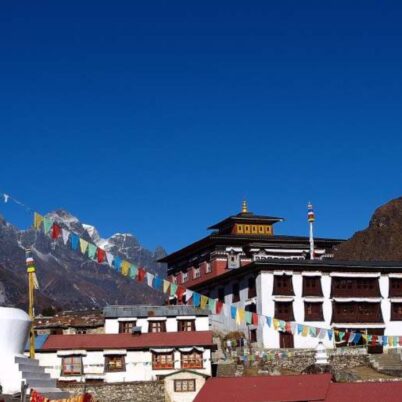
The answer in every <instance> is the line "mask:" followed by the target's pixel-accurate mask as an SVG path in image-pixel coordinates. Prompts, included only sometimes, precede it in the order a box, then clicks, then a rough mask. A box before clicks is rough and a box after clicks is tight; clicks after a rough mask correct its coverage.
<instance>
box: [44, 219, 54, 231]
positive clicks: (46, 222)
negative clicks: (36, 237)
mask: <svg viewBox="0 0 402 402" xmlns="http://www.w3.org/2000/svg"><path fill="white" fill-rule="evenodd" d="M52 225H53V221H52V220H51V219H49V218H46V216H45V217H44V219H43V229H44V231H45V234H49V232H50V229H51V228H52Z"/></svg>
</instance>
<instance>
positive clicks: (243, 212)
mask: <svg viewBox="0 0 402 402" xmlns="http://www.w3.org/2000/svg"><path fill="white" fill-rule="evenodd" d="M247 212H248V208H247V201H246V200H243V203H242V206H241V213H242V214H246V213H247Z"/></svg>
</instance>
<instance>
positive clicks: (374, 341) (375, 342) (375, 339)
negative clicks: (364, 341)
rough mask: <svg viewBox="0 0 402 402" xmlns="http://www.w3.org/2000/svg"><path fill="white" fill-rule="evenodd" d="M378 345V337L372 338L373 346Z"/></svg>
mask: <svg viewBox="0 0 402 402" xmlns="http://www.w3.org/2000/svg"><path fill="white" fill-rule="evenodd" d="M376 344H377V335H373V336H372V337H371V345H372V346H375V345H376Z"/></svg>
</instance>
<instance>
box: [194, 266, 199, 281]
mask: <svg viewBox="0 0 402 402" xmlns="http://www.w3.org/2000/svg"><path fill="white" fill-rule="evenodd" d="M193 272H194V279H197V278H199V277H200V276H201V270H200V268H199V267H196V268H194V271H193Z"/></svg>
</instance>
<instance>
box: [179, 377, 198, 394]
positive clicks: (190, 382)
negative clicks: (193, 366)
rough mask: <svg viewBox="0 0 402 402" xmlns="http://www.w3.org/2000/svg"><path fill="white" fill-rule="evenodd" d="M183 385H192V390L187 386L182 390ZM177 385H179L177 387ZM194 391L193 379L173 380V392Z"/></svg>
mask: <svg viewBox="0 0 402 402" xmlns="http://www.w3.org/2000/svg"><path fill="white" fill-rule="evenodd" d="M183 383H186V384H193V385H192V389H189V387H188V385H187V389H185V390H184V389H183ZM178 384H181V385H180V386H178ZM179 388H180V389H179ZM195 391H196V383H195V379H194V378H183V379H182V378H181V379H178V380H174V392H195Z"/></svg>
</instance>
